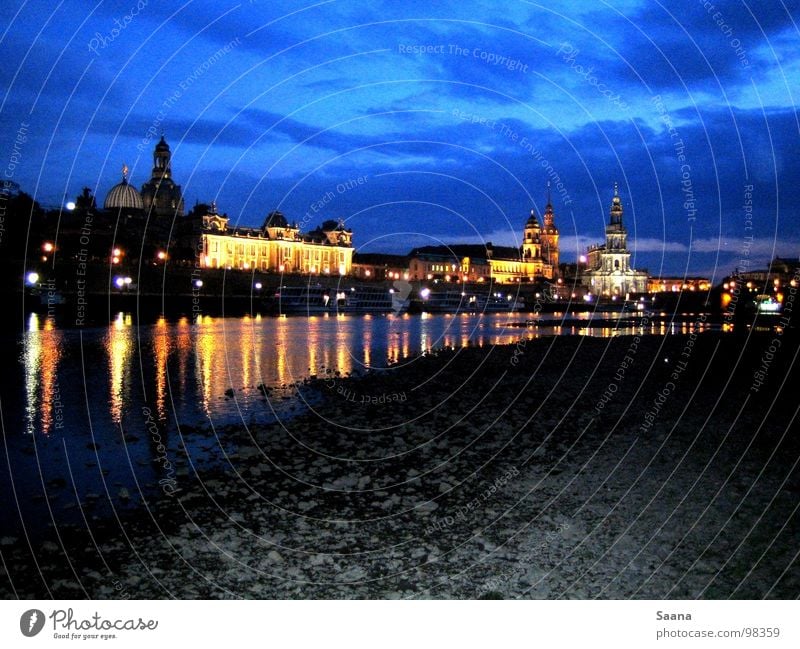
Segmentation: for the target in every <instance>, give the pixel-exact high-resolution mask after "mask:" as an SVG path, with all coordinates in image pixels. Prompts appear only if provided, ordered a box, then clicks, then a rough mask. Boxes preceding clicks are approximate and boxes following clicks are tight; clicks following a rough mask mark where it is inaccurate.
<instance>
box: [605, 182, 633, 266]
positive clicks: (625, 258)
mask: <svg viewBox="0 0 800 649" xmlns="http://www.w3.org/2000/svg"><path fill="white" fill-rule="evenodd" d="M610 217H611V218H610V219H609V222H608V225H607V226H606V249H605V253H606V254H605V260H604V261H605V264H606V265H607V268H606V270H610V271H622V272H627V271H629V270H630V267H631V253H630V251H629V250H628V231H627V230H626V229H625V225H623V223H622V199H620V197H619V188H618V187H617V184H616V183H614V198H612V199H611V212H610Z"/></svg>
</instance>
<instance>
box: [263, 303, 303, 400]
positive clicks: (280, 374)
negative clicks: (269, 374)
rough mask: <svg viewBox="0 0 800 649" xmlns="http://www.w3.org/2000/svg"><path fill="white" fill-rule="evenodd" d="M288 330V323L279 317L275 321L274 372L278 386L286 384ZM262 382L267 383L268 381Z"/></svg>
mask: <svg viewBox="0 0 800 649" xmlns="http://www.w3.org/2000/svg"><path fill="white" fill-rule="evenodd" d="M288 330H289V323H288V320H287V319H286V318H285V317H280V318H278V319H277V320H275V346H274V349H275V354H276V357H275V371H276V373H277V382H278V384H279V385H283V384H284V383H286V382H287V379H286V376H287V359H286V349H287V346H288V344H289V340H288ZM309 367H310V366H309ZM264 382H265V383H269V380H266V381H264Z"/></svg>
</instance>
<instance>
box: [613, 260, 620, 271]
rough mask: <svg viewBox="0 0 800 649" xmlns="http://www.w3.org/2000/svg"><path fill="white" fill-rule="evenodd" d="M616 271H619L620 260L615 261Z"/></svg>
mask: <svg viewBox="0 0 800 649" xmlns="http://www.w3.org/2000/svg"><path fill="white" fill-rule="evenodd" d="M614 270H619V259H615V260H614Z"/></svg>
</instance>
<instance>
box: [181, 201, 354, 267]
mask: <svg viewBox="0 0 800 649" xmlns="http://www.w3.org/2000/svg"><path fill="white" fill-rule="evenodd" d="M199 236H200V242H199V244H198V246H197V251H198V253H199V254H200V255H201V263H202V265H203V266H205V267H206V268H225V269H237V270H261V271H268V272H277V273H300V274H306V275H308V274H311V275H314V274H317V275H347V274H349V273H350V271H351V268H352V263H353V233H352V231H351V230H347V229H345V227H344V224H343V223H342V222H338V223H337V222H336V221H325V222H324V223H323V224H322V225H321V226H320V227H318V228H317V229H316V230H312V231H311V232H306V233H302V232H300V229H299V227H298V226H297V224H296V223H292V224H290V223H289V222H288V221H287V220H286V217H284V215H283V214H281V213H280V212H270V213H269V214H268V215H267V217H266V219H265V220H264V223H263V225H262V226H261V227H260V228H251V227H240V226H232V225H231V224H230V222H229V219H228V216H227V215H225V214H219V213H218V212H217V208H216V205H214V204H212V205H211V209H210V210H209V211H208V213H206V214H204V215H202V216H201V217H200V228H199Z"/></svg>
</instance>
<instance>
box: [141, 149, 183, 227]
mask: <svg viewBox="0 0 800 649" xmlns="http://www.w3.org/2000/svg"><path fill="white" fill-rule="evenodd" d="M141 194H142V201H143V202H144V209H145V212H147V213H148V214H150V215H151V216H168V217H175V216H183V195H182V193H181V188H180V185H176V184H175V181H174V180H173V179H172V152H171V151H170V148H169V144H167V141H166V140H165V139H164V136H163V135H162V136H161V140H160V141H159V142H158V144H156V148H155V149H154V150H153V174H152V176H151V178H150V180H149V181H147V182H146V183H145V184H144V185H142V192H141Z"/></svg>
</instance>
